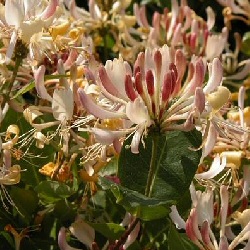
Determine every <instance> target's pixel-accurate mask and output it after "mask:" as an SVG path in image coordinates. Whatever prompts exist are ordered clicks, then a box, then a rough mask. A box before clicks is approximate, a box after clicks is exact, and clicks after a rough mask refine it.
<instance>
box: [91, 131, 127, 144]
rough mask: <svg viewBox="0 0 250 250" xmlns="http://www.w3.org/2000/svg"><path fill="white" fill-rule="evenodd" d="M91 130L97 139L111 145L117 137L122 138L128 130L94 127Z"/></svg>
mask: <svg viewBox="0 0 250 250" xmlns="http://www.w3.org/2000/svg"><path fill="white" fill-rule="evenodd" d="M91 132H92V133H93V134H94V136H95V139H96V141H98V142H100V143H102V144H104V145H110V144H112V143H113V141H114V140H115V139H117V138H121V137H122V136H125V135H126V134H127V132H126V131H111V130H107V129H100V128H92V129H91Z"/></svg>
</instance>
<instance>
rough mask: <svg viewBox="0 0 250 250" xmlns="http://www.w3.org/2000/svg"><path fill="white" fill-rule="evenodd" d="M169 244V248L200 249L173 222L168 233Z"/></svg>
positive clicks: (172, 249) (170, 249) (174, 249)
mask: <svg viewBox="0 0 250 250" xmlns="http://www.w3.org/2000/svg"><path fill="white" fill-rule="evenodd" d="M168 246H169V250H176V249H180V250H199V248H198V247H197V246H196V245H195V244H194V243H193V242H192V241H190V240H189V239H188V237H187V236H186V235H185V234H183V233H179V232H178V231H177V230H176V228H175V226H174V225H173V224H172V225H171V226H170V230H169V234H168Z"/></svg>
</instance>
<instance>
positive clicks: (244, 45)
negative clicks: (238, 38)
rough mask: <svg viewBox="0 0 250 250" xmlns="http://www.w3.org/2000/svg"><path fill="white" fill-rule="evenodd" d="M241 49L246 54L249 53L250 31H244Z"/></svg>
mask: <svg viewBox="0 0 250 250" xmlns="http://www.w3.org/2000/svg"><path fill="white" fill-rule="evenodd" d="M241 51H242V52H243V53H244V54H246V55H248V56H249V55H250V32H246V33H245V34H244V36H243V38H242V45H241Z"/></svg>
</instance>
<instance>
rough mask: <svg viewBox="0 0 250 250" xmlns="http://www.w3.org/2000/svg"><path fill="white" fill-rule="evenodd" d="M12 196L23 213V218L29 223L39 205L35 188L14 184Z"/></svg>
mask: <svg viewBox="0 0 250 250" xmlns="http://www.w3.org/2000/svg"><path fill="white" fill-rule="evenodd" d="M10 196H11V198H12V200H13V201H14V204H15V206H16V207H17V208H18V211H19V212H20V213H21V219H22V220H23V221H24V222H25V223H27V224H28V223H29V222H30V221H31V219H32V214H33V213H34V212H35V210H36V208H37V206H38V197H37V194H36V193H35V192H34V191H33V190H25V189H23V188H19V187H16V186H12V188H11V191H10Z"/></svg>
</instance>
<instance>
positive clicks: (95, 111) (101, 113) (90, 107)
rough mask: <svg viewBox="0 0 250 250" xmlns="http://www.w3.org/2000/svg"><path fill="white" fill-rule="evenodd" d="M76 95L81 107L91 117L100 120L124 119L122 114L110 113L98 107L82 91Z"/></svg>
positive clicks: (79, 90)
mask: <svg viewBox="0 0 250 250" xmlns="http://www.w3.org/2000/svg"><path fill="white" fill-rule="evenodd" d="M78 94H79V98H80V102H81V104H82V106H83V107H84V108H85V109H86V110H87V111H88V112H89V113H90V114H92V115H94V116H95V117H97V118H100V119H110V118H125V114H124V113H122V112H112V111H108V110H105V109H103V108H101V107H100V106H98V105H97V104H96V103H95V102H94V101H93V100H92V98H91V97H90V96H89V95H87V94H86V93H85V92H84V90H83V89H78Z"/></svg>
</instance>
